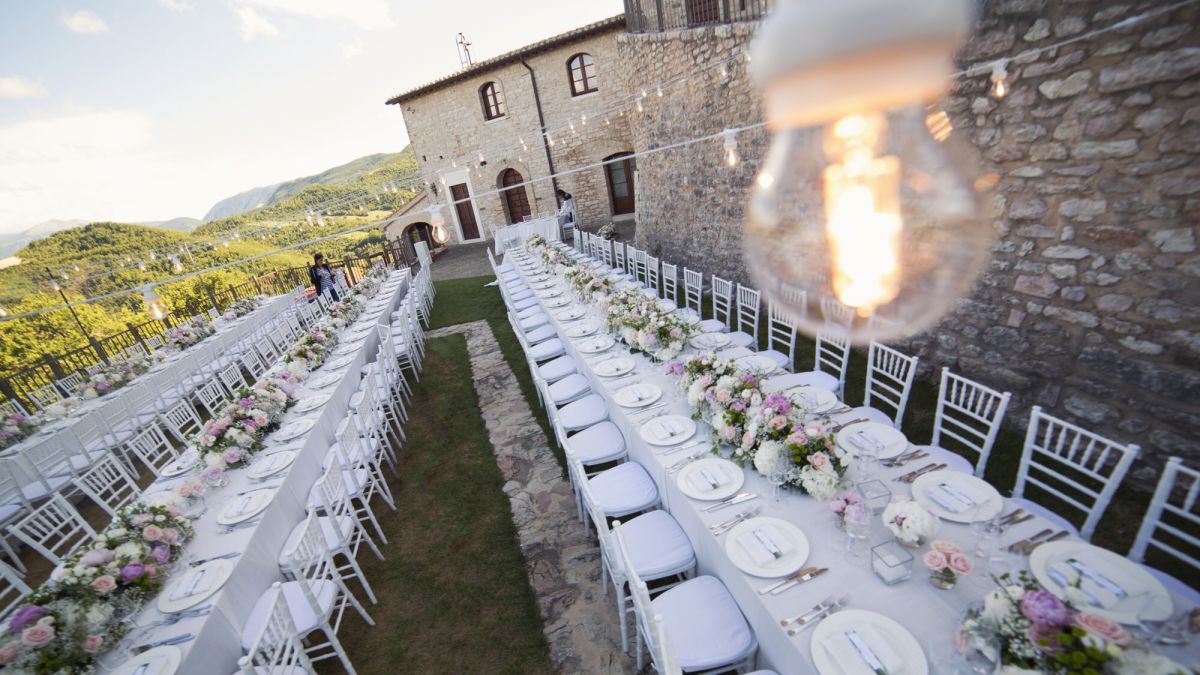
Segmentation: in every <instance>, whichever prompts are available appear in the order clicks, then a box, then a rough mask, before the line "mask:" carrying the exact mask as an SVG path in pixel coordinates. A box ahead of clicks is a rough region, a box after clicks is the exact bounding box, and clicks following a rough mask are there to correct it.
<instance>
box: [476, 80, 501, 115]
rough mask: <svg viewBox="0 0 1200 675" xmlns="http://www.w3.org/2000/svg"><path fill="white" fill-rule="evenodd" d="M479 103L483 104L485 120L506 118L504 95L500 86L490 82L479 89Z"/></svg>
mask: <svg viewBox="0 0 1200 675" xmlns="http://www.w3.org/2000/svg"><path fill="white" fill-rule="evenodd" d="M479 102H480V103H482V104H483V119H485V120H494V119H499V118H501V117H504V93H503V92H501V91H500V85H498V84H496V83H495V82H488V83H487V84H485V85H483V86H482V87H480V88H479Z"/></svg>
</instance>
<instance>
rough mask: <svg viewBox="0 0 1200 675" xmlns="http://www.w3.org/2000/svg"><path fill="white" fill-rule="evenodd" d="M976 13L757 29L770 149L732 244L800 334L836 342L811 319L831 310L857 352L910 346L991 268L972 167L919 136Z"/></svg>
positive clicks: (870, 5)
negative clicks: (909, 339)
mask: <svg viewBox="0 0 1200 675" xmlns="http://www.w3.org/2000/svg"><path fill="white" fill-rule="evenodd" d="M971 13H972V10H971V7H970V4H969V2H968V1H967V0H855V2H850V3H834V4H826V3H805V2H791V3H781V5H780V8H779V10H778V11H777V12H775V13H774V14H773V16H772V17H771V18H770V19H768V21H767V23H766V24H764V26H763V29H762V31H761V32H760V37H759V38H758V39H757V40H756V44H755V46H754V53H755V58H754V60H753V62H754V66H753V69H752V70H753V75H754V77H755V78H756V80H757V81H758V82H759V84H760V85H761V86H762V88H763V90H764V104H765V105H764V108H765V112H766V119H767V126H768V127H769V128H770V130H771V131H772V132H773V137H772V141H771V147H770V149H769V150H768V152H767V155H766V157H765V159H764V163H763V170H762V173H761V174H760V175H759V177H758V180H757V181H756V185H755V188H754V191H753V193H752V196H751V201H750V207H749V214H750V217H749V220H748V221H747V225H746V236H745V237H744V238H743V241H744V244H745V247H746V258H747V263H748V264H747V267H748V268H749V270H750V272H751V274H752V275H753V277H754V278H755V280H756V282H757V283H758V284H759V286H760V287H762V288H763V289H764V290H765V291H766V293H767V296H768V298H769V300H770V302H771V303H774V306H776V307H779V308H780V309H781V310H783V311H785V312H787V314H788V315H789V316H790V317H791V318H792V319H793V320H794V321H795V322H796V324H797V327H798V328H800V329H801V330H803V331H804V332H806V333H809V334H813V335H815V334H817V333H821V332H825V333H828V332H840V331H841V330H842V329H841V328H840V327H839V326H837V325H835V324H831V323H829V322H827V321H826V317H825V315H824V313H823V311H822V309H823V308H825V307H828V306H829V305H830V303H841V304H842V305H845V306H847V307H849V308H851V309H852V310H853V311H854V314H855V318H854V319H853V321H852V322H851V324H850V325H849V327H847V328H845V329H844V334H845V336H846V337H848V338H849V339H850V340H851V341H852V342H855V343H860V344H861V343H865V342H868V341H870V340H873V339H874V340H880V341H886V340H889V339H894V338H900V337H905V336H908V335H912V334H913V333H916V332H918V331H920V330H922V329H924V328H927V327H929V326H931V325H933V324H934V323H935V322H936V321H937V320H938V319H939V318H941V317H942V316H943V315H944V314H945V313H946V312H947V311H949V310H950V308H951V307H952V306H953V305H954V303H955V302H956V301H957V300H958V299H959V298H960V297H962V296H963V295H964V294H966V293H967V292H969V291H970V289H971V287H972V285H973V284H974V281H975V277H976V276H977V275H978V273H979V272H980V271H981V270H982V269H983V267H984V265H986V263H987V259H988V257H989V253H990V244H991V240H992V237H993V236H994V231H993V229H992V228H991V226H990V224H989V223H988V222H987V221H986V220H985V219H984V218H982V217H980V215H979V204H980V201H981V200H980V199H979V195H978V194H977V190H976V187H975V184H974V181H973V178H972V177H971V176H970V175H969V174H970V172H969V171H967V170H965V167H967V166H969V165H970V162H969V159H968V158H969V155H967V154H966V153H965V152H961V151H960V150H959V148H957V147H956V141H958V140H959V139H958V138H957V137H955V136H951V137H949V138H947V139H945V141H944V142H941V143H939V142H938V141H937V140H935V139H934V138H933V137H932V136H931V134H930V131H929V129H928V128H927V127H926V122H925V119H926V106H927V105H928V104H929V103H930V102H932V101H935V100H937V99H938V98H939V97H940V96H942V95H944V94H945V92H946V90H947V89H948V87H949V85H950V82H951V75H952V74H953V55H954V53H955V51H956V50H957V48H958V47H959V45H960V44H961V43H962V41H963V40H964V39H965V37H966V35H967V33H968V30H969V27H970V25H971V22H972V17H971ZM797 35H823V36H848V37H844V38H843V37H839V39H837V40H812V41H810V40H797V39H796V36H797Z"/></svg>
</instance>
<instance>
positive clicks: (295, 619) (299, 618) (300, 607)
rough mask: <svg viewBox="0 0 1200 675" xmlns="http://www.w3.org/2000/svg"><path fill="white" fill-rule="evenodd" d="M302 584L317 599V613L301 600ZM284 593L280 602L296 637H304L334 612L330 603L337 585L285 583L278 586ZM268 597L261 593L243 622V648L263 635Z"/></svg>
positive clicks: (308, 582) (302, 593) (270, 594)
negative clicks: (284, 605) (289, 619)
mask: <svg viewBox="0 0 1200 675" xmlns="http://www.w3.org/2000/svg"><path fill="white" fill-rule="evenodd" d="M301 583H307V584H308V585H309V588H311V589H312V594H313V597H315V598H316V599H317V605H318V608H319V609H320V610H321V613H320V614H317V613H316V612H315V611H313V606H312V605H311V604H310V603H309V602H308V598H305V597H304V589H303V588H301V587H300V584H301ZM281 586H282V590H283V599H284V600H286V601H287V606H288V610H289V611H290V612H291V614H292V624H293V625H294V626H295V628H296V634H297V635H298V636H301V637H303V636H304V635H307V634H308V633H310V632H312V631H313V629H315V628H316V627H317V626H320V625H321V622H322V621H324V620H325V617H327V616H329V613H330V612H331V611H332V610H333V601H334V598H336V597H337V586H336V585H334V583H333V582H332V581H327V580H324V579H322V580H319V581H307V580H306V581H304V582H300V581H288V582H286V583H284V584H281ZM271 597H272V593H270V592H269V591H268V592H266V593H263V594H262V595H261V596H259V598H258V602H256V603H254V609H252V610H250V616H248V617H246V623H245V625H244V627H243V628H242V649H250V647H252V646H253V642H254V639H255V638H256V637H258V634H259V633H261V632H262V630H263V626H264V625H265V624H266V622H267V618H268V617H269V616H270V614H271Z"/></svg>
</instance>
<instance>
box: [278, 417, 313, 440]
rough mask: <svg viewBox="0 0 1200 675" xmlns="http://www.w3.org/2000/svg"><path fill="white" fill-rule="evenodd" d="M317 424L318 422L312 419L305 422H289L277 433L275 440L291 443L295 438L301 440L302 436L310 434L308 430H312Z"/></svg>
mask: <svg viewBox="0 0 1200 675" xmlns="http://www.w3.org/2000/svg"><path fill="white" fill-rule="evenodd" d="M316 423H317V421H316V420H315V419H312V418H311V417H310V418H308V419H305V420H295V421H292V422H288V423H287V424H286V425H284V427H283V428H282V429H280V430H279V431H276V432H275V438H274V440H276V441H279V442H282V441H290V440H292V439H293V438H299V437H300V436H303V435H304V434H306V433H308V430H309V429H312V428H313V425H315V424H316Z"/></svg>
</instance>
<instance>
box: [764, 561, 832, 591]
mask: <svg viewBox="0 0 1200 675" xmlns="http://www.w3.org/2000/svg"><path fill="white" fill-rule="evenodd" d="M828 571H829V568H828V567H822V568H821V569H819V570H817V571H816V572H813V573H812V574H806V575H804V576H803V577H800V578H799V579H787V580H785V581H784V583H783V585H781V586H779V587H778V588H775V589H772V590H771V595H779V594H780V593H783V592H785V591H790V590H792V589H793V588H795V587H797V586H799V585H800V584H802V583H804V582H806V581H812V580H813V579H816V578H817V577H819V576H821V575H822V574H824V573H826V572H828Z"/></svg>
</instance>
